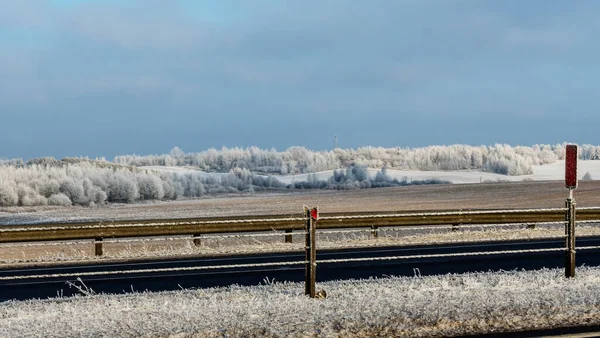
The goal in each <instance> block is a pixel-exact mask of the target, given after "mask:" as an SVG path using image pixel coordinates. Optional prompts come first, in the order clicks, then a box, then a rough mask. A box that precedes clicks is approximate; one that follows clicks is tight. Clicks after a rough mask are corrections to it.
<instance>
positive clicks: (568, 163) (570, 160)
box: [565, 144, 577, 278]
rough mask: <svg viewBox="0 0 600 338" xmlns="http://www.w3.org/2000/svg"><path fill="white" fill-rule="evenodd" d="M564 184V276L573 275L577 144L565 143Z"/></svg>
mask: <svg viewBox="0 0 600 338" xmlns="http://www.w3.org/2000/svg"><path fill="white" fill-rule="evenodd" d="M565 186H566V187H567V188H569V198H567V200H566V202H565V207H566V208H567V213H566V215H565V233H566V235H567V243H566V250H565V276H566V277H569V278H570V277H575V199H574V198H573V190H574V189H575V188H577V146H576V145H573V144H569V145H567V148H566V154H565Z"/></svg>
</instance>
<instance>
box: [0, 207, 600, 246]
mask: <svg viewBox="0 0 600 338" xmlns="http://www.w3.org/2000/svg"><path fill="white" fill-rule="evenodd" d="M566 211H567V209H566V208H549V209H521V210H520V209H514V210H447V211H416V212H405V211H400V212H379V213H366V212H353V213H343V214H342V213H325V214H321V215H320V217H319V222H318V224H319V229H343V228H360V227H371V228H373V227H391V226H394V227H402V226H421V225H462V224H465V225H466V224H503V223H542V222H563V221H564V220H565V213H566ZM599 219H600V208H579V209H577V220H578V221H589V220H599ZM305 222H306V218H305V216H304V215H302V214H300V215H265V216H245V217H235V218H231V217H212V218H185V219H164V220H156V219H155V220H129V221H114V222H78V223H44V224H31V225H5V226H1V227H0V243H17V242H36V241H57V240H82V239H107V238H125V237H150V236H183V235H190V236H194V235H196V236H198V235H204V234H223V233H243V232H261V231H288V233H289V231H290V230H292V231H293V230H305Z"/></svg>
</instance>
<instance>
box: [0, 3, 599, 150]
mask: <svg viewBox="0 0 600 338" xmlns="http://www.w3.org/2000/svg"><path fill="white" fill-rule="evenodd" d="M599 12H600V2H596V1H552V2H550V1H536V0H531V1H460V0H456V1H450V0H447V1H442V0H438V1H424V0H406V1H402V0H389V1H387V0H375V1H351V0H347V1H332V0H319V1H306V0H305V1H275V0H236V1H233V0H215V1H209V0H197V1H193V0H189V1H160V0H145V1H135V0H128V1H117V0H106V1H101V0H53V1H46V2H44V1H12V0H0V117H2V119H1V121H2V123H1V125H0V144H2V146H1V147H0V158H14V157H23V158H26V159H27V158H31V157H40V156H54V157H57V158H62V157H65V156H89V157H99V156H105V157H107V158H108V159H111V158H112V157H114V156H115V155H122V154H131V153H136V154H153V153H166V152H168V151H169V150H170V149H171V148H172V147H173V146H179V147H180V148H182V149H183V150H185V151H201V150H204V149H207V148H210V147H217V148H220V147H221V146H251V145H256V146H259V147H263V148H272V147H275V148H277V149H285V148H287V147H289V146H292V145H301V146H306V147H309V148H312V149H328V148H331V146H332V145H333V137H334V135H337V136H338V138H339V143H340V146H342V147H358V146H366V145H373V146H384V147H393V146H401V147H417V146H426V145H434V144H454V143H465V144H472V145H479V144H494V143H508V144H512V145H517V144H520V145H531V144H535V143H558V142H565V141H567V142H576V143H580V144H584V143H591V144H599V143H600V142H599V141H598V137H597V135H598V132H597V129H598V126H600V114H598V113H597V111H596V110H597V108H598V107H599V103H600V95H599V94H600V89H599V86H598V85H597V82H598V79H599V78H600V63H599V61H598V60H600V57H599V56H600V55H599V54H600V44H598V43H597V36H598V32H600V20H597V13H599Z"/></svg>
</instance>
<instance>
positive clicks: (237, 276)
mask: <svg viewBox="0 0 600 338" xmlns="http://www.w3.org/2000/svg"><path fill="white" fill-rule="evenodd" d="M564 244H565V242H564V240H560V239H557V240H519V241H511V242H485V243H467V244H447V245H420V246H405V247H379V248H355V249H344V250H320V251H318V252H317V261H319V260H329V259H347V258H364V257H386V256H413V255H429V254H444V253H470V252H492V251H501V250H530V249H545V248H564ZM598 245H600V237H593V238H592V237H590V238H578V239H577V246H578V247H583V246H598ZM599 253H600V250H580V251H577V265H578V266H581V265H584V264H585V265H588V266H594V265H600V254H599ZM293 261H297V262H301V261H304V253H303V252H297V253H280V254H256V255H243V256H242V255H239V256H227V257H202V258H193V259H190V258H188V259H177V260H156V261H128V262H121V263H111V264H98V263H96V264H70V265H63V266H53V267H51V268H50V267H32V268H27V269H0V301H6V300H10V299H19V300H23V299H31V298H48V297H56V296H57V295H64V296H70V295H73V294H78V293H81V292H82V291H80V290H79V289H78V288H76V287H73V286H70V285H69V284H68V282H72V283H74V284H75V285H78V286H80V287H83V285H82V283H81V282H79V281H77V276H82V277H81V280H82V281H83V283H84V284H85V288H83V289H84V290H85V289H86V288H91V289H92V290H94V292H96V293H124V292H131V291H132V290H135V291H145V290H149V291H159V290H177V289H180V288H198V287H214V286H226V285H231V284H239V285H257V284H260V283H263V282H264V281H265V278H268V279H269V280H273V279H275V280H276V281H295V282H299V281H303V280H304V265H290V266H272V267H244V268H220V269H210V270H192V271H162V272H151V271H141V270H154V269H176V268H180V267H183V268H185V267H188V268H193V267H200V266H215V265H237V264H254V263H269V262H293ZM563 264H564V251H552V252H539V253H518V254H490V255H481V256H455V257H435V258H411V259H400V260H390V261H368V262H347V263H321V264H319V265H318V267H317V282H323V281H329V280H339V279H350V278H368V277H382V276H386V275H387V276H389V275H395V276H412V275H414V274H415V273H419V274H421V275H435V274H445V273H464V272H475V271H489V270H492V271H497V270H513V269H527V270H534V269H540V268H543V267H546V268H556V267H563V266H564V265H563ZM126 270H127V271H130V272H131V273H121V272H120V271H126ZM86 273H94V274H96V275H93V276H85V274H86ZM60 274H67V275H69V276H53V277H48V276H46V277H42V278H38V277H36V276H42V275H60ZM15 276H23V278H17V279H7V278H12V277H15ZM3 278H4V279H3Z"/></svg>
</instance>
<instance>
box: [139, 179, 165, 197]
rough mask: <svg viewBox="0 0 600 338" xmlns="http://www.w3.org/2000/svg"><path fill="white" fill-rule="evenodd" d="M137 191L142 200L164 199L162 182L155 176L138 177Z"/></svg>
mask: <svg viewBox="0 0 600 338" xmlns="http://www.w3.org/2000/svg"><path fill="white" fill-rule="evenodd" d="M138 189H139V194H140V199H142V200H161V199H163V198H164V197H165V192H164V190H163V185H162V182H161V180H160V178H158V177H156V176H149V175H147V176H141V177H139V178H138Z"/></svg>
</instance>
